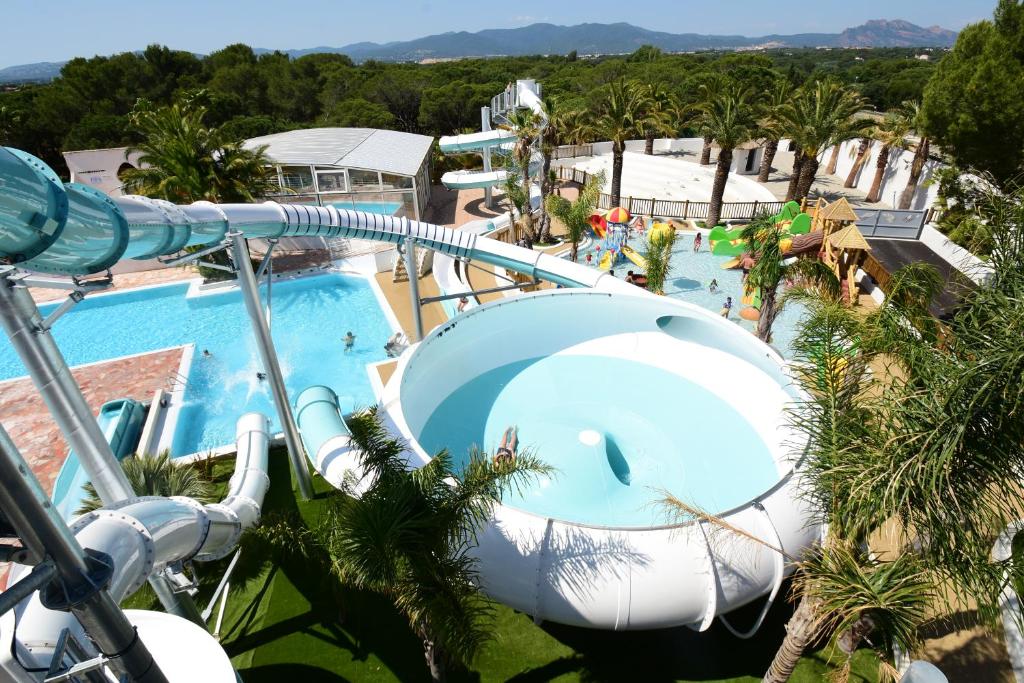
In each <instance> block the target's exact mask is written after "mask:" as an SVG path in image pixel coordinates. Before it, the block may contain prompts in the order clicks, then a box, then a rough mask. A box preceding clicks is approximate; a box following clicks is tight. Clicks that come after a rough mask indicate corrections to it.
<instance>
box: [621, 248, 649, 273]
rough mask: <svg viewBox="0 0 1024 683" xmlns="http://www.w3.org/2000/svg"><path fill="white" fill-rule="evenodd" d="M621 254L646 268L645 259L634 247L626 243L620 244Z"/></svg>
mask: <svg viewBox="0 0 1024 683" xmlns="http://www.w3.org/2000/svg"><path fill="white" fill-rule="evenodd" d="M622 255H623V256H625V257H626V258H628V259H629V260H630V261H632V262H633V263H635V264H636V265H637V266H639V267H640V268H643V269H644V270H647V259H645V258H644V257H643V256H641V255H640V254H638V253H637V251H636V249H634V248H633V247H631V246H629V245H628V244H623V245H622Z"/></svg>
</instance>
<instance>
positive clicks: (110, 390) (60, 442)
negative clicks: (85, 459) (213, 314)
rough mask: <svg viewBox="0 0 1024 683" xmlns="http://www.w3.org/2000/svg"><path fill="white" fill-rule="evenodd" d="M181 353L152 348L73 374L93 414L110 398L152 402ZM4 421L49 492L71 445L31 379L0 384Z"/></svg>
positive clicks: (0, 414)
mask: <svg viewBox="0 0 1024 683" xmlns="http://www.w3.org/2000/svg"><path fill="white" fill-rule="evenodd" d="M181 355H182V349H181V348H180V347H179V348H174V349H169V350H165V351H154V352H153V353H147V354H143V355H140V356H132V357H130V358H122V359H118V360H112V361H107V362H103V363H93V364H90V365H83V366H79V367H77V368H73V369H72V370H71V374H72V375H73V376H74V378H75V381H76V382H78V385H79V386H80V387H81V388H82V393H83V394H85V400H86V401H87V402H88V403H89V407H90V408H91V409H92V412H93V414H94V415H95V414H97V413H99V411H100V406H102V405H103V404H104V403H106V402H107V401H112V400H114V399H116V398H134V399H135V400H137V401H148V400H150V399H151V398H153V394H154V392H156V390H157V389H166V388H167V384H168V378H169V377H170V376H171V375H172V374H173V373H176V372H177V371H178V367H179V365H180V364H181ZM0 422H2V423H3V425H4V428H5V429H6V430H7V432H8V433H9V434H10V435H11V439H13V440H14V443H15V445H16V446H17V447H18V450H20V451H21V454H22V456H24V458H25V460H27V461H28V463H29V465H30V466H31V467H32V471H33V472H35V475H36V477H38V478H39V482H40V483H41V484H42V485H43V489H45V490H46V491H47V492H48V493H49V492H50V491H51V490H52V489H53V483H54V481H55V480H56V478H57V473H58V472H59V471H60V468H61V465H63V464H64V460H65V459H66V458H67V454H68V446H67V443H66V442H65V441H64V437H63V436H62V435H61V433H60V429H58V428H57V423H56V422H54V421H53V418H52V417H51V416H50V413H49V411H48V410H47V409H46V405H45V404H44V403H43V400H42V398H41V397H40V396H39V392H38V391H36V387H35V385H33V384H32V380H30V379H28V378H27V377H26V378H20V379H12V380H7V381H4V382H0Z"/></svg>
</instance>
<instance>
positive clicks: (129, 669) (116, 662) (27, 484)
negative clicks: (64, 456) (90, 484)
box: [0, 425, 167, 683]
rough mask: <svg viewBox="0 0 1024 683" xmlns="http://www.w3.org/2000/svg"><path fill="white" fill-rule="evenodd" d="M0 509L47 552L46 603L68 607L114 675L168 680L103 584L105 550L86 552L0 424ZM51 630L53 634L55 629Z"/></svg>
mask: <svg viewBox="0 0 1024 683" xmlns="http://www.w3.org/2000/svg"><path fill="white" fill-rule="evenodd" d="M0 482H2V485H0V509H2V510H3V511H4V514H5V515H6V516H7V519H8V521H10V523H11V526H13V527H14V529H15V531H16V532H18V533H19V535H20V537H21V538H22V539H23V540H24V541H25V542H26V543H28V544H31V545H33V546H35V545H38V546H39V547H33V548H32V550H33V551H34V552H35V553H36V554H38V555H43V556H45V557H47V558H49V560H50V561H52V563H53V567H54V568H55V569H56V574H57V577H58V578H56V579H55V580H54V582H52V583H50V584H49V585H48V586H46V587H44V588H42V590H41V592H40V599H41V601H42V603H43V606H44V607H46V608H47V609H58V610H67V611H70V612H71V613H72V614H74V615H75V618H76V619H78V621H79V623H80V624H82V628H84V629H85V632H86V633H87V634H88V635H89V638H91V639H92V641H93V643H95V645H96V648H97V649H98V650H99V651H100V653H101V654H102V655H103V656H104V657H105V658H106V662H105V663H106V664H107V665H108V666H110V667H111V668H112V669H113V670H114V671H115V672H116V673H118V674H119V675H125V674H126V675H127V676H129V677H130V680H132V681H136V683H167V679H166V677H164V674H163V672H162V671H161V670H160V667H159V666H158V665H157V663H156V662H155V661H154V660H153V655H152V654H150V652H149V650H148V649H147V648H146V645H145V643H143V642H142V640H141V639H140V638H139V636H138V633H136V631H135V627H134V626H132V625H131V623H130V622H129V621H128V617H126V616H125V614H124V612H122V611H121V608H120V607H118V605H117V603H115V602H114V599H113V598H111V597H110V594H109V593H108V592H107V590H106V585H107V583H108V581H109V573H110V572H111V571H112V570H113V567H112V566H111V565H110V558H109V556H105V555H103V554H102V553H96V552H88V553H87V552H86V551H85V550H84V549H83V548H82V546H81V545H79V543H78V540H77V539H75V537H74V536H72V535H71V531H70V529H68V527H67V525H66V524H64V520H62V519H61V518H60V517H58V516H57V513H56V511H55V510H54V508H53V506H52V505H51V504H50V499H49V497H48V496H47V495H46V493H45V492H44V491H43V488H42V486H40V485H39V481H38V480H37V479H36V478H35V477H34V476H33V475H32V470H31V469H29V467H28V463H26V462H25V460H24V458H22V457H21V454H20V453H19V452H18V449H17V448H16V447H15V445H14V442H13V441H11V438H10V436H8V434H7V431H6V430H5V429H4V428H3V426H2V425H0ZM54 635H55V636H56V634H54Z"/></svg>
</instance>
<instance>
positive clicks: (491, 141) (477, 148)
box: [439, 80, 547, 190]
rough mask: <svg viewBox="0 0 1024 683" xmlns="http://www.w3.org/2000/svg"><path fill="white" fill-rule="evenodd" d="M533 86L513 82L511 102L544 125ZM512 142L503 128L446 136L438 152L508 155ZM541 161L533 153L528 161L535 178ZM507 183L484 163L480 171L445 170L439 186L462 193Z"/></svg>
mask: <svg viewBox="0 0 1024 683" xmlns="http://www.w3.org/2000/svg"><path fill="white" fill-rule="evenodd" d="M536 87H537V84H536V82H535V81H529V80H525V81H516V85H515V89H516V96H515V97H514V98H511V99H514V100H515V101H516V102H517V103H518V105H519V106H522V107H527V108H529V109H530V110H532V111H533V112H534V113H535V114H537V115H538V116H540V117H541V118H542V119H543V120H544V123H545V125H546V124H547V115H546V114H545V112H544V106H543V104H542V103H541V100H540V98H539V97H538V96H537V93H536ZM515 142H516V134H515V132H514V131H511V130H507V129H497V130H485V131H481V132H479V133H469V134H466V135H448V136H444V137H442V138H441V139H440V141H439V145H440V147H441V151H442V152H444V153H445V154H465V153H466V152H484V153H489V151H490V150H491V148H494V147H497V148H498V149H499V151H502V152H511V151H512V148H513V147H514V145H515ZM541 162H542V159H541V158H540V155H539V154H535V155H534V158H533V159H532V160H531V162H530V168H529V170H528V172H529V173H530V175H531V176H535V175H536V174H537V173H538V172H539V171H540V167H541ZM506 180H508V172H507V171H505V170H504V169H497V170H490V169H489V168H488V166H487V163H486V162H485V165H484V170H483V171H466V170H462V171H448V172H447V173H445V174H444V175H442V176H441V184H442V185H444V186H445V187H447V188H449V189H452V190H465V189H472V188H488V187H494V186H495V185H501V184H502V183H504V182H505V181H506Z"/></svg>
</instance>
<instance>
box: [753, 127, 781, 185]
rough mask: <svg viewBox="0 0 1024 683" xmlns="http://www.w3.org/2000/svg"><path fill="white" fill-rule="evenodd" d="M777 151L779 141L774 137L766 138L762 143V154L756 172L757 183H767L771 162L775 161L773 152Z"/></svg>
mask: <svg viewBox="0 0 1024 683" xmlns="http://www.w3.org/2000/svg"><path fill="white" fill-rule="evenodd" d="M778 151H779V141H778V139H776V138H772V139H771V140H766V141H765V143H764V156H763V157H761V170H760V171H758V173H757V181H758V182H759V183H767V182H768V176H769V175H770V174H771V172H772V162H773V161H775V153H776V152H778Z"/></svg>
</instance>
